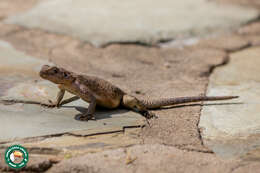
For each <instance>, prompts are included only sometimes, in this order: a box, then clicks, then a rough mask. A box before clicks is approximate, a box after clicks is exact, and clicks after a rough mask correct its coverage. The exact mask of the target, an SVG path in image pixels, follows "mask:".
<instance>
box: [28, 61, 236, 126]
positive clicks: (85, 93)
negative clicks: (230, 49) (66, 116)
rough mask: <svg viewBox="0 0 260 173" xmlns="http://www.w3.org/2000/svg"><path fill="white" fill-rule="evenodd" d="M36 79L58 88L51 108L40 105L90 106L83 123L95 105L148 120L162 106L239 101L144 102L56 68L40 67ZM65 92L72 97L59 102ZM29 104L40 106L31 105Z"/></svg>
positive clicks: (197, 98)
mask: <svg viewBox="0 0 260 173" xmlns="http://www.w3.org/2000/svg"><path fill="white" fill-rule="evenodd" d="M39 75H40V77H41V78H43V79H46V80H49V81H50V82H52V83H54V84H57V85H58V88H59V92H58V94H57V99H56V101H55V102H52V101H49V102H50V104H42V105H43V106H49V107H60V106H61V105H63V104H66V103H69V102H72V101H75V100H77V99H82V100H84V101H86V102H88V103H89V107H88V109H87V111H86V112H85V113H83V114H82V115H81V116H80V117H79V120H82V121H88V120H91V119H95V116H94V113H95V109H96V106H97V105H98V106H101V107H105V108H109V109H116V108H118V107H120V106H121V107H124V108H127V109H130V110H134V111H136V112H139V113H141V114H142V115H144V116H145V117H147V118H151V117H153V116H154V114H152V113H150V111H149V110H151V109H158V108H161V107H164V106H170V105H175V104H183V103H190V102H198V101H215V100H228V99H234V98H238V96H190V97H177V98H161V99H155V100H146V99H138V98H136V97H135V96H132V95H130V94H128V93H126V92H124V91H123V90H122V89H120V88H119V87H117V86H115V85H113V84H112V83H110V82H108V81H106V80H104V79H101V78H98V77H95V76H89V75H81V74H76V73H74V72H71V71H68V70H66V69H64V68H60V67H57V66H49V65H43V66H42V68H41V70H40V73H39ZM65 91H67V92H70V93H72V94H73V95H75V96H74V97H72V98H69V99H67V100H63V101H62V99H63V96H64V94H65ZM32 104H41V103H39V102H32Z"/></svg>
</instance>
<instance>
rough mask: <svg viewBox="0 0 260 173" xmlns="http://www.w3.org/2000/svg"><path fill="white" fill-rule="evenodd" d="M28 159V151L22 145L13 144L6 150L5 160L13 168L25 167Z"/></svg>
mask: <svg viewBox="0 0 260 173" xmlns="http://www.w3.org/2000/svg"><path fill="white" fill-rule="evenodd" d="M28 159H29V155H28V152H27V150H26V149H25V148H24V147H22V146H21V145H12V146H11V147H9V148H7V150H6V152H5V162H6V163H7V165H8V166H10V167H11V168H15V169H19V168H23V167H25V166H26V164H27V162H28Z"/></svg>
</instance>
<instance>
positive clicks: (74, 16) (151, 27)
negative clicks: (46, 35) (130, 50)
mask: <svg viewBox="0 0 260 173" xmlns="http://www.w3.org/2000/svg"><path fill="white" fill-rule="evenodd" d="M148 4H149V5H148ZM68 11H69V13H68ZM255 17H257V12H256V11H254V10H252V9H243V8H242V7H233V6H221V5H217V4H215V3H213V2H209V1H206V0H197V1H194V0H183V1H181V2H180V1H172V0H163V1H158V2H153V3H150V1H149V0H142V1H140V0H138V1H124V2H119V1H117V0H112V1H109V3H105V2H104V1H103V0H97V1H94V2H93V1H86V0H78V1H77V2H75V1H73V0H47V1H42V2H41V3H40V4H38V5H37V6H36V7H34V8H32V10H30V11H28V12H25V13H23V14H19V15H17V16H14V17H10V18H8V19H7V20H6V22H7V23H13V24H19V25H23V26H26V27H29V28H35V27H36V28H42V29H45V30H47V31H52V32H56V33H62V34H68V35H72V36H75V37H77V38H80V39H82V40H84V41H89V42H90V43H92V44H94V45H96V46H100V45H104V44H107V43H110V42H142V43H148V44H149V43H155V42H158V41H159V40H168V39H173V38H177V37H179V36H194V35H205V34H208V33H212V32H213V31H214V32H217V31H219V30H223V29H224V30H227V29H231V28H235V27H237V26H239V25H240V24H242V23H245V22H247V21H248V20H252V19H254V18H255Z"/></svg>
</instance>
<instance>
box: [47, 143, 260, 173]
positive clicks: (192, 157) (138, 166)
mask: <svg viewBox="0 0 260 173" xmlns="http://www.w3.org/2000/svg"><path fill="white" fill-rule="evenodd" d="M163 165H167V166H163ZM235 166H237V164H235V163H234V162H233V161H231V160H230V161H224V160H220V159H218V158H216V157H215V156H214V155H211V154H202V153H197V152H185V151H181V150H178V149H176V148H174V147H168V146H163V145H142V146H140V145H136V146H133V147H129V148H126V149H117V150H108V151H104V152H100V153H96V154H88V155H85V156H83V157H78V158H73V159H69V160H64V161H62V162H61V163H59V164H57V165H55V166H54V167H52V168H51V169H50V170H49V171H48V173H58V172H63V173H70V172H79V173H81V172H82V173H83V172H90V173H92V172H93V173H94V172H96V173H99V172H105V173H106V172H107V173H109V172H115V173H117V172H127V173H128V172H129V173H130V172H136V173H139V172H140V173H141V172H151V173H155V172H167V173H168V172H190V171H191V170H192V172H196V173H201V172H202V173H204V172H205V173H206V172H209V170H210V172H213V173H217V172H230V171H231V170H232V167H235ZM257 168H259V165H258V166H257Z"/></svg>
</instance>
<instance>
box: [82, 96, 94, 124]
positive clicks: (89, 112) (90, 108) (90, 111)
mask: <svg viewBox="0 0 260 173" xmlns="http://www.w3.org/2000/svg"><path fill="white" fill-rule="evenodd" d="M96 104H97V101H96V98H95V97H93V96H92V97H91V100H90V103H89V106H88V110H87V112H86V113H84V114H83V115H81V116H80V117H79V118H78V119H79V120H81V121H88V120H91V119H95V116H94V113H95V110H96Z"/></svg>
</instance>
